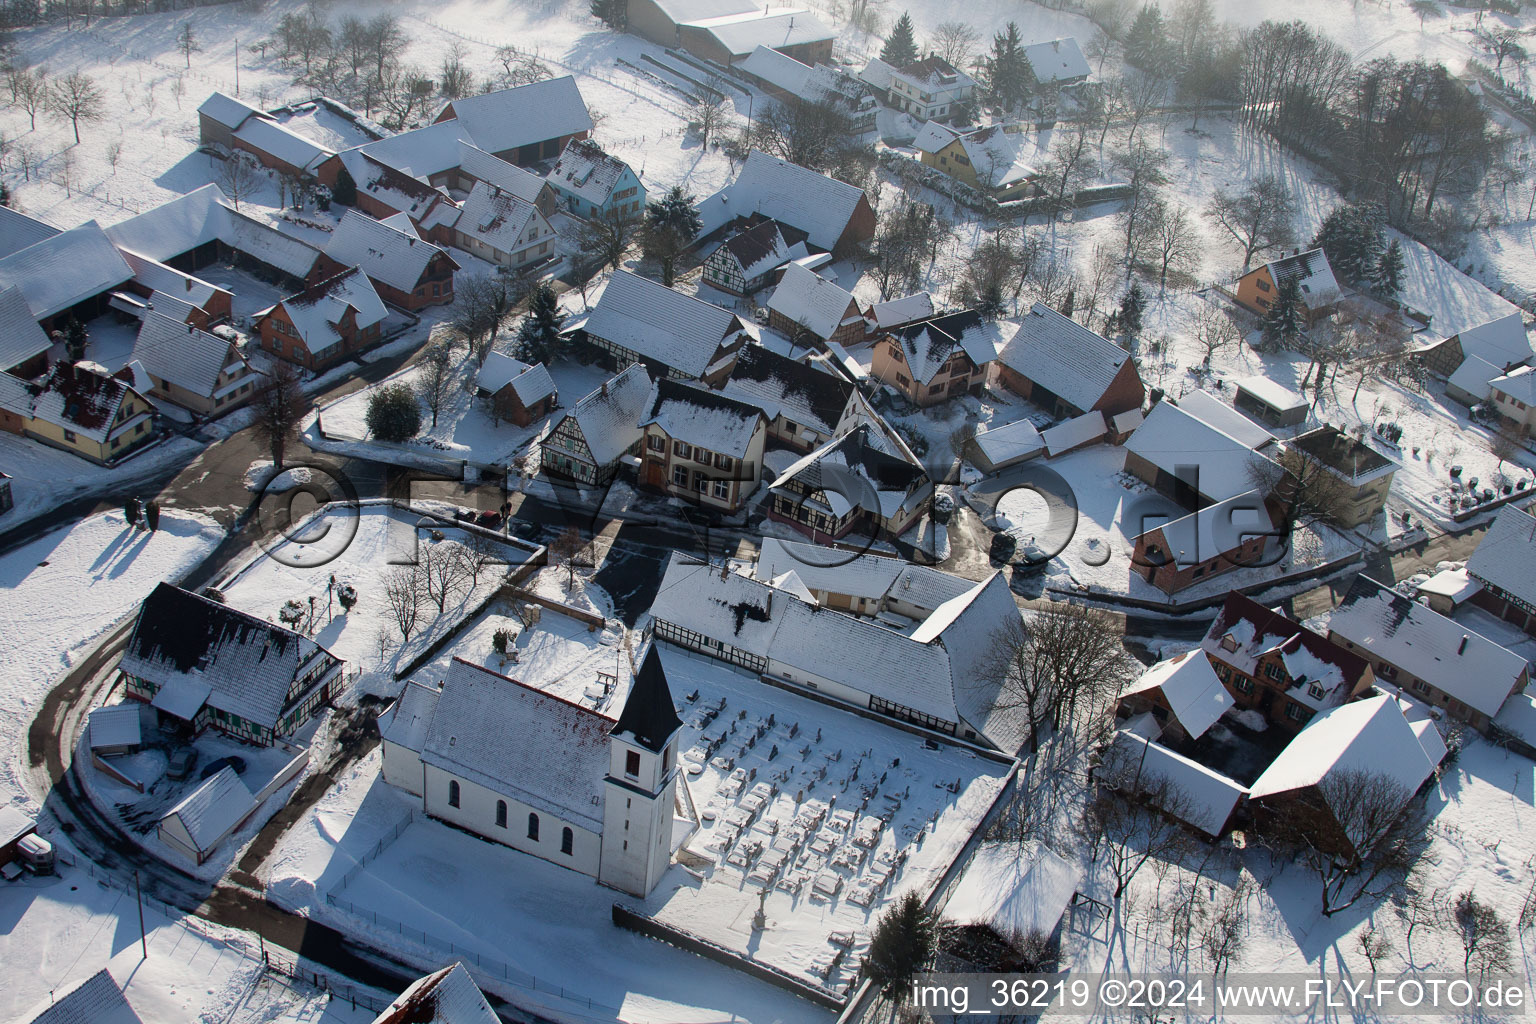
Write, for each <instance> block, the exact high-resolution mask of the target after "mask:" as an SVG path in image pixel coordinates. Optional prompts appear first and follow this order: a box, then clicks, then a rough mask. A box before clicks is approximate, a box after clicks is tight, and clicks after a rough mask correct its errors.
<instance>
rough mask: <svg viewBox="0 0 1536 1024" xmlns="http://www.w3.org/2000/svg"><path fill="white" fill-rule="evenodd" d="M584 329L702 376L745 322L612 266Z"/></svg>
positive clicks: (696, 375)
mask: <svg viewBox="0 0 1536 1024" xmlns="http://www.w3.org/2000/svg"><path fill="white" fill-rule="evenodd" d="M584 326H585V329H586V331H587V333H588V334H592V335H596V336H597V337H599V338H603V339H604V340H606V341H610V342H613V343H614V344H617V345H622V346H624V347H625V348H627V349H630V350H631V351H634V352H637V353H639V354H640V355H641V356H642V357H644V358H646V359H651V360H655V361H656V362H658V363H661V364H663V365H665V366H670V367H673V368H674V369H677V370H679V371H681V372H683V373H685V374H687V375H688V376H690V377H701V376H703V375H704V372H705V370H707V369H708V368H709V365H710V363H712V362H713V361H714V359H715V354H716V353H717V352H718V351H719V350H720V346H721V345H722V344H723V343H724V342H725V341H726V340H727V339H729V338H730V337H731V336H732V335H734V334H736V333H738V332H740V331H743V330H745V326H746V325H745V324H743V323H742V321H741V319H740V318H739V317H737V316H736V314H735V313H732V312H731V311H730V310H727V309H721V308H720V307H719V306H716V305H713V304H711V303H708V302H705V301H704V300H702V299H696V298H694V297H693V296H691V295H684V294H683V293H682V292H679V291H674V290H673V289H671V288H668V287H666V286H665V285H662V284H659V283H657V282H655V281H651V280H649V279H647V278H643V277H639V276H637V275H635V274H631V273H629V272H627V271H623V270H616V271H614V272H613V276H612V277H611V278H609V280H608V284H607V286H606V287H605V288H604V289H603V293H602V295H600V296H598V299H597V302H596V304H595V305H594V306H593V307H592V312H591V314H590V315H589V316H588V317H587V319H586V322H585V325H584Z"/></svg>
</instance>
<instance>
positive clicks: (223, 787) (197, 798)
mask: <svg viewBox="0 0 1536 1024" xmlns="http://www.w3.org/2000/svg"><path fill="white" fill-rule="evenodd" d="M255 809H256V798H255V797H254V796H252V795H251V791H250V790H249V789H248V788H246V785H245V783H244V782H242V781H240V776H239V775H236V774H235V770H234V769H233V768H231V767H229V766H228V765H225V766H224V767H223V768H220V769H219V770H218V771H217V772H215V773H214V774H213V775H211V776H209V777H208V778H207V779H205V780H204V781H203V783H202V784H201V785H200V786H198V787H197V788H196V789H194V790H193V791H192V792H190V793H188V794H187V795H186V796H184V797H182V798H181V801H180V802H179V803H177V804H176V806H175V807H172V808H171V809H170V810H168V811H166V812H165V814H163V815H161V819H162V820H164V819H166V818H175V819H176V820H177V821H180V822H181V824H182V827H183V828H185V829H186V830H187V835H188V836H190V837H191V838H192V842H193V844H194V845H195V846H196V847H197V849H198V851H199V852H206V851H208V850H211V849H213V848H214V847H215V846H217V845H218V844H219V840H221V839H223V838H224V837H225V836H227V835H229V833H230V832H231V831H233V830H234V828H235V826H236V825H238V824H240V822H241V821H243V820H244V819H245V817H246V815H248V814H250V813H251V811H253V810H255Z"/></svg>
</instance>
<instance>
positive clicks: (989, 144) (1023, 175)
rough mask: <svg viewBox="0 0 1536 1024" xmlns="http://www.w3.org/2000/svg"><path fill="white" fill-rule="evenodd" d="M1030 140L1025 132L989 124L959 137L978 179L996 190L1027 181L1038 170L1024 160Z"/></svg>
mask: <svg viewBox="0 0 1536 1024" xmlns="http://www.w3.org/2000/svg"><path fill="white" fill-rule="evenodd" d="M1029 144H1030V137H1029V136H1028V135H1027V134H1025V133H1024V132H1023V131H1022V130H1019V131H1008V130H1007V129H1005V128H1004V127H1003V126H1002V125H988V126H987V127H985V128H977V129H976V130H975V131H970V132H966V133H964V134H963V135H961V136H960V146H961V148H963V149H964V150H965V156H966V159H968V160H970V162H971V168H972V170H974V171H975V172H976V177H977V178H978V179H979V180H980V181H981V182H982V183H983V184H986V185H990V186H992V187H993V188H1005V187H1007V186H1009V185H1016V184H1018V183H1019V182H1022V181H1028V180H1029V179H1030V178H1033V177H1034V176H1035V174H1036V171H1035V167H1034V165H1033V164H1031V163H1029V161H1027V160H1025V159H1024V150H1025V147H1026V145H1029Z"/></svg>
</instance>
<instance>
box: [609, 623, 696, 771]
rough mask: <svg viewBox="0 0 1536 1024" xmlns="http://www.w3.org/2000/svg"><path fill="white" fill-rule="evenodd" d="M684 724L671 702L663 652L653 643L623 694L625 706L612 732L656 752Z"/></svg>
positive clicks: (657, 752)
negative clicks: (625, 693) (663, 663)
mask: <svg viewBox="0 0 1536 1024" xmlns="http://www.w3.org/2000/svg"><path fill="white" fill-rule="evenodd" d="M682 726H683V721H682V719H680V718H678V717H677V708H676V706H674V705H673V703H672V690H671V689H670V688H669V687H668V686H667V673H666V670H665V669H663V668H662V666H661V655H659V654H658V653H657V652H656V645H655V644H652V645H651V646H650V647H649V648H648V649H647V650H646V652H645V658H644V660H642V661H641V662H640V671H639V672H636V673H635V682H634V685H632V686H631V687H630V688H629V695H628V696H626V697H625V698H624V710H623V711H621V712H619V720H618V722H617V723H615V724H614V727H613V733H614V735H618V736H628V737H630V738H631V739H633V740H634V742H635V743H637V744H639V745H640V746H642V747H644V748H645V749H646V750H649V751H651V752H652V753H654V754H659V753H661V750H662V748H663V747H665V746H666V744H667V740H669V739H671V738H672V734H673V733H675V732H677V730H678V729H681V728H682Z"/></svg>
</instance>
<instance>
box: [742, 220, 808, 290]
mask: <svg viewBox="0 0 1536 1024" xmlns="http://www.w3.org/2000/svg"><path fill="white" fill-rule="evenodd" d="M720 248H721V249H724V250H725V251H726V252H728V253H730V254H731V256H733V257H734V258H735V260H736V263H737V265H738V266H740V267H741V276H742V277H743V278H744V279H745V280H748V281H751V280H754V279H756V278H759V277H761V276H762V275H764V274H766V273H768V272H769V271H770V270H776V269H778V268H779V267H782V266H783V265H784V264H786V263H788V262H789V260H790V257H791V255H792V252H791V250H790V247H789V246H788V245H786V244H785V243H784V234H783V232H781V231H780V230H779V223H778V221H773V220H765V221H763V222H762V223H760V224H754V225H753V226H752V227H750V228H747V229H745V230H743V231H738V232H736V233H735V234H734V235H732V236H731V237H730V238H727V239H726V240H725V241H723V242H721V243H720ZM802 269H803V268H802ZM807 273H809V271H807Z"/></svg>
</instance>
